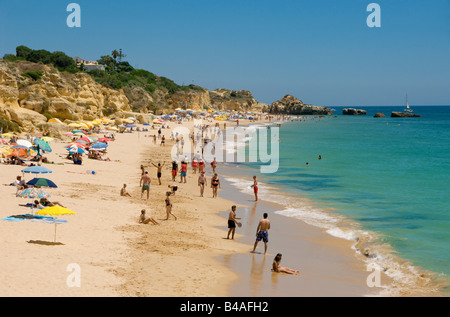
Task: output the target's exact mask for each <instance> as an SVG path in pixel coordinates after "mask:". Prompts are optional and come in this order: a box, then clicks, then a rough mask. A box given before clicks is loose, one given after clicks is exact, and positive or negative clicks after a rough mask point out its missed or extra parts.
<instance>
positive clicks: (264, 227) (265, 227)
mask: <svg viewBox="0 0 450 317" xmlns="http://www.w3.org/2000/svg"><path fill="white" fill-rule="evenodd" d="M269 229H270V221H269V219H267V213H264V215H263V219H261V220H260V221H259V224H258V228H256V241H255V245H254V246H253V251H252V252H251V253H255V250H256V247H257V246H258V242H259V241H261V240H263V242H264V255H266V254H267V243H268V242H269Z"/></svg>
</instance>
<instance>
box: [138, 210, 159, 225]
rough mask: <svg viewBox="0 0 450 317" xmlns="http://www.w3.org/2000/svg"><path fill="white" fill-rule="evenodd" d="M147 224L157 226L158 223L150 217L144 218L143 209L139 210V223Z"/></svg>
mask: <svg viewBox="0 0 450 317" xmlns="http://www.w3.org/2000/svg"><path fill="white" fill-rule="evenodd" d="M149 222H151V223H153V224H154V225H159V222H157V221H156V220H155V219H153V218H152V217H146V216H145V209H142V210H141V216H140V217H139V223H144V224H148V223H149Z"/></svg>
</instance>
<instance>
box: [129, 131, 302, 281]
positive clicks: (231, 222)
mask: <svg viewBox="0 0 450 317" xmlns="http://www.w3.org/2000/svg"><path fill="white" fill-rule="evenodd" d="M225 127H226V123H224V128H225ZM195 128H197V129H200V131H201V132H197V134H194V133H191V134H190V135H189V139H190V140H189V141H191V142H192V144H193V145H194V149H195V148H196V147H195V146H196V145H198V144H201V145H204V144H206V143H207V142H206V143H203V142H204V137H205V136H206V137H207V138H208V137H214V135H215V134H217V133H221V132H220V128H219V126H218V124H216V125H215V126H214V127H213V128H214V129H213V130H211V129H210V128H211V126H209V125H202V126H198V127H195ZM208 132H209V134H207V133H208ZM151 138H153V144H157V143H156V139H160V140H161V141H165V139H164V135H162V133H161V129H158V134H154V135H153V136H151ZM207 140H208V139H207ZM170 141H172V142H173V143H174V146H175V147H176V148H177V155H178V156H179V155H180V153H181V152H182V151H183V147H184V146H185V140H184V138H183V136H181V135H179V134H178V133H177V132H175V133H174V132H172V133H171V134H170ZM164 144H165V142H164V143H163V142H162V143H161V144H160V146H163V145H164ZM197 154H198V153H197ZM188 163H190V165H191V170H192V174H198V177H196V179H197V186H198V187H199V191H200V193H199V197H205V188H206V187H207V186H209V187H210V188H211V192H212V198H217V197H218V192H219V189H220V188H221V183H220V177H219V175H218V173H217V167H218V162H217V160H216V158H214V159H213V160H212V161H211V162H210V163H209V164H208V165H210V167H211V171H212V173H211V174H212V176H211V178H210V179H208V178H207V177H206V165H207V164H206V162H205V160H204V159H203V157H202V156H201V155H193V158H192V160H189V159H188V158H187V157H185V158H184V159H181V160H180V161H177V160H172V161H171V162H170V161H163V162H158V163H154V162H149V164H150V165H151V166H152V167H154V168H155V169H156V178H157V180H158V184H159V185H162V182H161V178H162V174H163V170H164V167H165V166H166V165H167V164H168V165H170V167H169V169H170V171H171V175H170V176H171V181H172V182H178V183H179V184H180V185H173V184H169V185H168V188H169V191H167V192H166V193H165V199H164V205H165V211H166V218H165V219H164V220H169V219H170V218H174V219H175V220H177V219H178V217H177V216H176V215H175V214H174V213H173V203H172V201H171V196H174V195H175V193H176V192H177V190H178V188H179V186H183V184H186V183H187V177H186V176H187V173H188V170H189V168H188ZM140 169H141V178H140V183H139V187H140V189H141V190H140V192H141V196H140V198H141V199H146V200H149V199H150V185H151V177H150V175H149V172H148V170H147V169H146V168H145V167H144V166H143V165H141V167H140ZM177 178H178V180H177ZM250 187H251V189H252V190H253V194H254V197H255V202H257V201H258V191H259V187H258V179H257V177H256V176H253V180H252V185H251V186H250ZM121 195H122V196H130V197H131V195H130V194H129V193H128V192H127V191H126V184H124V185H123V188H122V189H121ZM236 209H237V207H236V206H235V205H233V206H232V207H231V211H230V212H229V215H228V226H227V227H228V233H227V237H226V239H231V240H234V236H235V232H236V227H241V226H242V223H241V222H239V220H241V218H239V217H237V215H236ZM138 222H139V223H141V224H150V223H152V224H154V225H160V223H159V222H157V221H156V220H155V219H154V218H153V217H151V216H148V215H147V210H146V209H142V210H141V214H140V216H139V221H138ZM269 229H270V221H269V219H268V214H267V213H264V214H263V218H262V219H261V220H260V222H259V224H258V226H257V228H256V238H255V243H254V246H253V249H252V251H251V253H256V249H257V247H258V244H259V243H260V242H261V241H262V242H263V243H264V256H266V255H267V250H268V242H269ZM281 256H282V255H281V253H278V254H277V255H276V257H275V259H274V261H273V265H272V268H271V271H272V272H276V273H285V274H293V275H298V274H299V271H298V270H293V269H290V268H287V267H283V266H281V265H280V262H281Z"/></svg>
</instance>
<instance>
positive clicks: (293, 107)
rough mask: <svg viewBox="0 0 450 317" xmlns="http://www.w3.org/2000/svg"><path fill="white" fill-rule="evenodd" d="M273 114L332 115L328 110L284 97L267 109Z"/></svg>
mask: <svg viewBox="0 0 450 317" xmlns="http://www.w3.org/2000/svg"><path fill="white" fill-rule="evenodd" d="M268 110H269V112H270V113H273V114H291V115H330V114H333V112H332V111H331V109H330V108H326V107H319V106H313V105H307V104H304V103H303V101H301V100H299V99H297V98H296V97H294V96H291V95H286V96H284V97H283V98H282V99H280V100H278V101H275V102H274V103H272V104H271V105H270V106H269V108H268Z"/></svg>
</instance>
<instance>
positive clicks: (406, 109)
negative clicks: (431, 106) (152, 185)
mask: <svg viewBox="0 0 450 317" xmlns="http://www.w3.org/2000/svg"><path fill="white" fill-rule="evenodd" d="M403 111H405V112H413V110H412V109H411V108H410V107H409V104H408V95H406V108H405V109H403Z"/></svg>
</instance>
